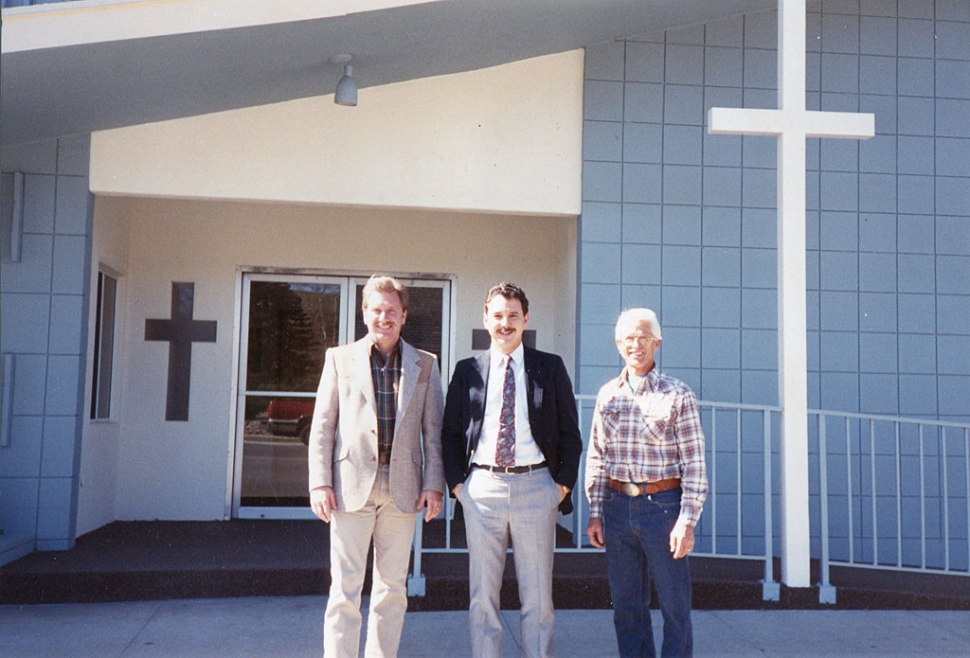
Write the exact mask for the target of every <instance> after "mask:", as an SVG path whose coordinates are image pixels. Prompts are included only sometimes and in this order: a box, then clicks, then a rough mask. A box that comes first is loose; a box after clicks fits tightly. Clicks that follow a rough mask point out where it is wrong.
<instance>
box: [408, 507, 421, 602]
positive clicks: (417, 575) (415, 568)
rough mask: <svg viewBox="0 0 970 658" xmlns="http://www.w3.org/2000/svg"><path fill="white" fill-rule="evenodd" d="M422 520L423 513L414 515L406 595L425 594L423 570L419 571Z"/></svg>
mask: <svg viewBox="0 0 970 658" xmlns="http://www.w3.org/2000/svg"><path fill="white" fill-rule="evenodd" d="M423 521H424V515H423V514H417V515H415V517H414V563H413V565H412V567H411V573H410V574H408V596H424V595H425V579H424V572H422V571H421V551H422V547H423V544H424V541H423V539H424V526H423V525H422V522H423Z"/></svg>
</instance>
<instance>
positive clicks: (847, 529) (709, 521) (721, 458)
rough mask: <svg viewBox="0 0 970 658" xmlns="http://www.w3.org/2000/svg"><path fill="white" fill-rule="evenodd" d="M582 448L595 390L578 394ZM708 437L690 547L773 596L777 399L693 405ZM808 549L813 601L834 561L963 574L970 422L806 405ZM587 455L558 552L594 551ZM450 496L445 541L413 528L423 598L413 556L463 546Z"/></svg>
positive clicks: (831, 598)
mask: <svg viewBox="0 0 970 658" xmlns="http://www.w3.org/2000/svg"><path fill="white" fill-rule="evenodd" d="M576 401H577V405H578V408H579V423H580V428H581V429H582V431H583V435H584V446H585V445H587V444H588V440H589V437H588V431H589V427H590V420H591V418H592V410H593V405H594V403H595V396H594V395H578V396H576ZM698 405H699V408H700V412H701V422H702V424H703V426H704V433H705V437H706V456H707V469H708V480H709V483H710V494H709V496H708V499H707V503H706V504H705V506H704V514H703V515H702V517H701V520H700V522H699V523H698V525H697V528H695V536H696V544H695V545H696V548H695V551H694V554H695V555H699V556H705V557H718V558H734V559H741V560H754V561H758V562H761V563H762V565H763V570H764V578H763V580H762V596H763V598H764V599H765V600H778V598H779V594H780V585H779V584H778V582H777V581H775V579H774V574H773V571H774V568H773V563H774V557H775V556H774V552H773V546H774V545H775V542H776V541H779V539H778V537H779V530H778V528H777V527H776V518H777V516H776V514H775V505H777V504H778V503H777V500H778V495H779V494H778V491H779V483H778V482H776V481H775V474H776V473H777V468H776V464H777V459H778V449H779V445H778V442H779V438H778V437H779V414H780V412H781V409H780V408H779V407H775V406H767V405H751V404H736V403H721V402H705V401H699V402H698ZM809 452H810V454H809V464H810V469H811V477H810V485H809V488H810V491H809V496H810V501H811V519H810V523H811V542H812V546H811V555H812V557H813V558H814V559H818V560H819V564H820V567H821V582H820V583H819V598H820V601H821V602H822V603H834V602H835V590H834V588H832V586H831V583H830V580H829V568H830V566H831V565H832V564H844V565H849V566H853V567H863V568H877V569H887V570H905V571H927V572H933V573H945V574H953V575H956V576H961V575H962V576H966V575H968V574H970V539H968V528H970V424H959V423H947V422H940V421H930V420H919V419H906V418H896V417H890V416H877V415H866V414H854V413H846V412H832V411H818V410H810V411H809ZM585 462H586V451H585V447H584V451H583V457H582V462H581V464H580V471H579V473H580V476H579V481H578V482H577V485H576V487H575V489H574V491H573V493H572V494H571V495H572V496H573V503H574V511H573V513H572V514H570V515H568V516H564V517H561V518H560V526H562V527H563V528H565V529H566V530H568V531H569V532H571V534H572V538H571V541H570V542H569V545H567V546H563V545H559V546H557V548H556V551H557V552H559V553H564V552H598V551H602V550H603V549H597V548H594V547H592V546H590V545H589V543H588V541H587V539H586V535H585V530H586V522H587V517H588V513H589V506H588V501H587V500H586V496H585V492H584V490H583V486H582V482H583V473H584V471H585ZM454 510H455V501H454V500H453V499H448V500H447V503H446V505H445V512H444V517H445V532H444V544H443V546H424V545H423V536H422V526H423V523H421V521H420V520H419V521H418V522H417V525H416V531H415V543H414V548H415V555H414V570H413V574H414V575H413V576H412V578H411V581H409V582H410V583H411V584H410V587H409V589H410V590H411V593H412V595H422V594H423V592H424V579H423V576H422V575H421V556H422V554H423V553H451V552H464V551H466V550H467V549H466V548H464V547H462V546H455V545H454V543H453V539H454V535H453V531H452V520H453V519H454Z"/></svg>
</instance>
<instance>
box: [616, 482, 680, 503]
mask: <svg viewBox="0 0 970 658" xmlns="http://www.w3.org/2000/svg"><path fill="white" fill-rule="evenodd" d="M679 486H680V478H667V479H665V480H657V481H656V482H643V483H640V484H638V483H636V482H620V481H619V480H614V479H613V478H610V489H616V490H617V491H619V492H620V493H623V494H626V495H627V496H630V497H631V498H636V497H637V496H652V495H653V494H655V493H660V492H661V491H670V490H671V489H676V488H677V487H679Z"/></svg>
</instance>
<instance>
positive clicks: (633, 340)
mask: <svg viewBox="0 0 970 658" xmlns="http://www.w3.org/2000/svg"><path fill="white" fill-rule="evenodd" d="M652 340H656V339H655V338H654V337H653V336H651V335H650V334H630V335H629V336H624V337H623V338H619V339H617V341H616V342H618V343H623V344H624V345H634V344H636V345H639V346H646V345H649V344H650V341H652Z"/></svg>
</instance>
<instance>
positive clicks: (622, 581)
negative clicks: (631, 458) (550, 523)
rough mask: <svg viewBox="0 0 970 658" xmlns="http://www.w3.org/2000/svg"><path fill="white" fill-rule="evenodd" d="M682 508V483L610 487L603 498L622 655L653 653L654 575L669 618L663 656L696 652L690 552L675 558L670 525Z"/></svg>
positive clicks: (636, 657)
mask: <svg viewBox="0 0 970 658" xmlns="http://www.w3.org/2000/svg"><path fill="white" fill-rule="evenodd" d="M679 514H680V489H671V490H670V491H662V492H660V493H657V494H653V495H651V496H639V497H636V498H631V497H629V496H627V495H626V494H623V493H620V492H618V491H613V490H612V489H610V490H608V492H607V496H606V501H605V502H604V504H603V532H604V536H605V539H606V573H607V577H608V578H609V581H610V594H611V595H612V597H613V625H614V626H615V627H616V641H617V644H618V646H619V649H620V656H621V657H622V658H644V657H646V658H654V657H655V656H656V655H657V654H656V649H655V648H654V642H653V629H652V628H651V626H650V579H651V577H652V578H653V581H654V584H655V585H656V588H657V598H658V599H659V603H660V611H661V613H662V614H663V619H664V633H663V647H662V649H661V654H660V655H661V656H662V657H663V658H674V657H683V656H691V655H693V650H694V647H693V633H692V630H691V622H690V606H691V585H690V565H689V564H688V562H687V558H686V557H684V558H681V559H680V560H675V559H674V558H673V555H672V554H671V552H670V531H671V530H673V528H674V524H675V523H676V522H677V517H678V515H679Z"/></svg>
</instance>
